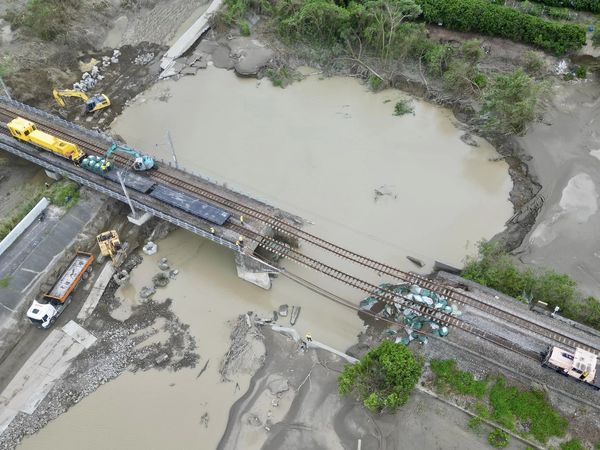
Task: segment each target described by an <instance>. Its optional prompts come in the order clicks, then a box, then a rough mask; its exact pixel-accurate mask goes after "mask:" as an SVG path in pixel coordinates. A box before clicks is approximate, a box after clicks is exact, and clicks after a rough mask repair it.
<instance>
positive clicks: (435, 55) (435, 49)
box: [423, 44, 453, 76]
mask: <svg viewBox="0 0 600 450" xmlns="http://www.w3.org/2000/svg"><path fill="white" fill-rule="evenodd" d="M452 54H453V50H452V47H450V46H449V45H448V44H434V45H432V46H431V47H430V48H429V49H428V50H426V51H425V54H424V55H423V60H424V62H425V67H426V68H427V70H428V71H429V72H431V73H433V74H434V75H437V76H442V74H443V73H444V72H445V71H446V69H447V68H448V65H449V63H450V60H451V58H452Z"/></svg>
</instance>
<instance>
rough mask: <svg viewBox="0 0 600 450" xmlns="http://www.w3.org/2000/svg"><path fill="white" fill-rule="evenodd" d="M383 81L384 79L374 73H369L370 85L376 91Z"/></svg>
mask: <svg viewBox="0 0 600 450" xmlns="http://www.w3.org/2000/svg"><path fill="white" fill-rule="evenodd" d="M382 83H383V80H382V79H381V78H379V77H378V76H377V75H375V74H374V73H372V74H371V75H369V86H371V89H373V90H374V91H378V90H379V88H380V87H381V84H382Z"/></svg>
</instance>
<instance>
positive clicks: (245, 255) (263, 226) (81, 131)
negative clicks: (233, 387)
mask: <svg viewBox="0 0 600 450" xmlns="http://www.w3.org/2000/svg"><path fill="white" fill-rule="evenodd" d="M15 117H23V118H25V119H28V120H30V121H32V122H34V123H35V124H36V126H37V128H38V129H40V130H42V131H45V132H47V133H49V134H51V135H53V136H57V137H59V138H61V139H64V140H66V141H69V142H73V143H75V144H77V145H78V146H79V147H80V148H81V149H82V150H83V151H84V152H85V153H86V154H88V155H96V156H104V154H105V152H106V150H107V149H108V148H109V147H110V146H111V145H112V144H114V143H115V141H114V139H113V138H111V137H110V136H108V135H106V134H103V133H99V132H97V131H93V130H89V129H87V128H84V127H81V126H78V125H76V124H73V123H71V122H68V121H66V120H63V119H62V118H60V117H57V116H54V115H51V114H49V113H47V112H45V111H42V110H39V109H36V108H33V107H31V106H28V105H25V104H23V103H20V102H18V101H14V100H11V99H9V98H7V97H0V149H2V150H4V151H6V152H9V153H12V154H13V155H16V156H19V157H21V158H23V159H26V160H28V161H30V162H32V163H34V164H37V165H39V166H41V167H43V168H44V169H45V170H46V172H47V173H48V175H49V176H54V177H57V176H62V177H66V178H70V179H71V180H73V181H75V182H77V183H79V184H80V185H83V186H86V187H88V188H90V189H93V190H95V191H98V192H100V193H102V194H105V195H108V196H109V197H112V198H115V199H117V200H120V201H122V202H126V203H128V204H129V205H130V207H131V208H132V213H131V214H130V215H129V216H128V217H129V220H130V221H131V222H133V223H135V224H138V225H141V224H142V223H144V222H145V221H146V220H147V219H148V218H150V217H152V216H154V217H158V218H160V219H163V220H166V221H168V222H170V223H172V224H174V225H176V226H178V227H181V228H184V229H186V230H188V231H191V232H193V233H195V234H197V235H199V236H202V237H204V238H206V239H210V240H211V241H213V242H216V243H217V244H219V245H222V246H224V247H227V248H229V249H230V250H232V251H233V252H234V255H235V262H236V266H237V271H238V275H239V276H240V277H241V278H243V279H245V280H246V281H249V282H251V283H254V284H256V285H258V286H260V287H262V288H265V289H268V288H269V287H270V285H271V283H270V278H269V274H270V273H272V272H274V271H276V269H275V268H273V267H271V266H269V265H266V264H265V263H263V262H262V261H260V260H259V259H258V258H256V257H255V256H254V252H255V250H256V249H257V247H258V246H259V244H260V241H261V240H262V239H265V238H273V237H274V236H275V235H276V233H277V230H278V229H279V228H280V225H283V226H285V224H286V223H288V222H290V223H291V222H294V221H296V222H297V221H299V218H297V217H293V216H292V215H291V214H288V213H286V212H284V211H282V210H279V209H277V208H274V207H272V206H269V205H267V204H265V203H263V202H261V201H258V200H256V199H254V198H251V197H249V196H247V195H244V194H241V193H238V192H235V191H232V190H231V189H228V188H227V187H225V186H221V185H218V184H216V183H214V182H210V181H208V180H206V179H204V178H202V177H199V176H197V175H193V174H190V173H188V172H186V171H184V170H179V169H176V168H174V167H171V165H170V164H167V163H160V162H159V163H158V164H157V168H156V169H153V170H151V171H148V172H139V173H136V172H132V171H130V170H129V167H128V166H130V165H131V162H132V161H131V160H130V159H128V158H126V157H123V156H120V155H115V156H114V157H115V159H114V163H115V166H116V170H113V171H111V172H109V173H108V174H107V175H100V174H97V173H94V172H91V171H89V170H86V169H85V168H83V167H80V166H77V165H74V164H73V163H72V162H71V161H69V160H67V159H64V158H61V157H59V156H56V155H54V154H53V153H51V152H48V151H44V150H41V149H39V148H37V147H35V146H33V145H31V144H28V143H25V142H21V141H18V140H16V139H15V138H14V137H12V136H11V135H10V132H9V131H8V129H7V127H6V123H8V122H10V121H11V120H12V119H14V118H15ZM117 172H119V174H120V175H121V176H120V179H119V176H118V174H117ZM123 185H124V187H123Z"/></svg>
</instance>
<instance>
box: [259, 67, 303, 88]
mask: <svg viewBox="0 0 600 450" xmlns="http://www.w3.org/2000/svg"><path fill="white" fill-rule="evenodd" d="M265 73H266V76H267V78H269V80H271V83H273V86H275V87H280V88H284V87H286V86H288V85H289V84H291V83H292V82H293V81H294V80H295V79H296V74H295V73H294V72H293V71H292V70H291V69H289V68H288V67H286V66H282V67H277V68H275V69H273V68H269V69H267V71H266V72H265Z"/></svg>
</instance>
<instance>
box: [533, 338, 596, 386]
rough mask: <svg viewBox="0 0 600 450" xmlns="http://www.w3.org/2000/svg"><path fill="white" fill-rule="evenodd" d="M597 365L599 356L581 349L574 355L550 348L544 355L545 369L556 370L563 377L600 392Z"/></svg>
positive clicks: (543, 364) (557, 348)
mask: <svg viewBox="0 0 600 450" xmlns="http://www.w3.org/2000/svg"><path fill="white" fill-rule="evenodd" d="M597 364H598V356H597V355H595V354H594V353H591V352H588V351H586V350H583V349H581V348H576V349H575V353H573V352H569V351H566V350H563V349H562V348H559V347H553V346H549V347H548V349H547V350H546V352H544V353H542V366H543V367H549V368H551V369H554V370H556V371H557V372H558V373H560V374H561V375H564V376H567V377H571V378H573V379H575V380H577V381H579V382H580V383H584V384H587V385H588V386H591V387H593V388H594V389H596V390H600V379H598V378H599V377H596V374H597Z"/></svg>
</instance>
